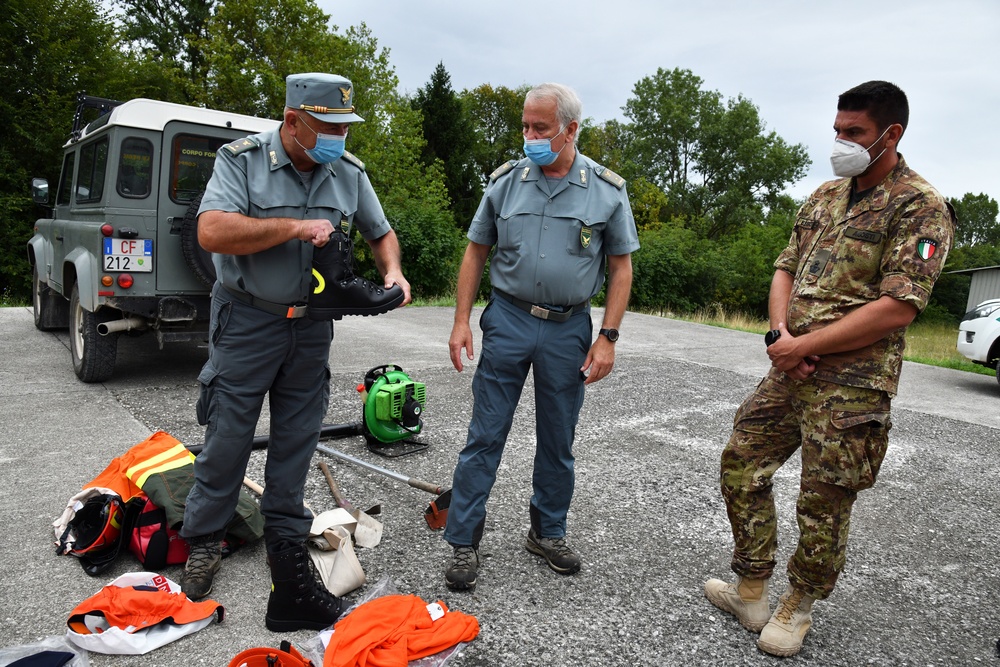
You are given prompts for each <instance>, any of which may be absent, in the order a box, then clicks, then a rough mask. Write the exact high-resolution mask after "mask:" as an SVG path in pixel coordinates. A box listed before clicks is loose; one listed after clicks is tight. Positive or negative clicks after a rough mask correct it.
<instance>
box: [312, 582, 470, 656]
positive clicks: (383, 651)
mask: <svg viewBox="0 0 1000 667" xmlns="http://www.w3.org/2000/svg"><path fill="white" fill-rule="evenodd" d="M437 604H438V605H440V608H441V610H442V611H443V612H444V615H443V616H440V617H439V618H438V619H437V620H432V618H431V614H430V611H428V609H427V607H428V605H427V603H426V602H424V601H423V600H421V599H420V598H418V597H417V596H415V595H385V596H382V597H378V598H375V599H374V600H371V601H369V602H366V603H364V604H363V605H361V606H359V607H358V608H357V609H355V610H354V611H352V612H351V613H350V614H348V615H347V616H345V617H344V618H342V619H340V621H338V622H337V624H336V625H335V626H334V632H333V637H331V639H330V643H329V644H328V645H327V647H326V652H325V653H324V655H323V667H405V666H406V664H407V662H409V661H410V660H419V659H420V658H423V657H425V656H428V655H433V654H435V653H438V652H440V651H443V650H445V649H446V648H449V647H451V646H454V645H455V644H458V643H459V642H468V641H472V640H473V639H475V638H476V636H477V635H478V634H479V621H477V620H476V617H475V616H469V615H468V614H463V613H462V612H460V611H448V607H446V606H445V604H444V602H440V601H438V602H437Z"/></svg>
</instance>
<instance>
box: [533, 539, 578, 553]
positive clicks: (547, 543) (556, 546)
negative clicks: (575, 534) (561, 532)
mask: <svg viewBox="0 0 1000 667" xmlns="http://www.w3.org/2000/svg"><path fill="white" fill-rule="evenodd" d="M538 541H539V543H540V544H541V545H542V546H543V547H545V548H546V549H548V550H549V551H551V552H553V553H554V554H555V555H557V556H572V555H573V550H572V549H570V548H569V545H568V544H566V538H565V537H541V538H539V539H538Z"/></svg>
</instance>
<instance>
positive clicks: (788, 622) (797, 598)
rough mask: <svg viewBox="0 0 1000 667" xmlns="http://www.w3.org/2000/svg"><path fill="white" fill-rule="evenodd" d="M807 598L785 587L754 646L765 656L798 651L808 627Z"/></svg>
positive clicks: (810, 617) (790, 653) (789, 653)
mask: <svg viewBox="0 0 1000 667" xmlns="http://www.w3.org/2000/svg"><path fill="white" fill-rule="evenodd" d="M814 601H815V598H811V597H809V596H808V595H806V594H805V593H803V592H802V591H800V590H799V589H797V588H793V587H789V588H788V590H786V591H785V592H784V593H782V594H781V599H780V600H778V607H777V609H775V610H774V614H773V615H772V616H771V620H769V621H768V622H767V625H766V626H764V631H763V632H761V633H760V639H758V640H757V647H758V648H760V650H761V651H764V652H765V653H770V654H771V655H777V656H782V657H787V656H790V655H795V654H796V653H798V652H799V650H801V648H802V640H803V639H805V636H806V633H807V632H809V628H810V626H812V604H813V602H814Z"/></svg>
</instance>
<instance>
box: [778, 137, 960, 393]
mask: <svg viewBox="0 0 1000 667" xmlns="http://www.w3.org/2000/svg"><path fill="white" fill-rule="evenodd" d="M852 180H853V179H849V178H842V179H839V180H835V181H830V182H828V183H825V184H823V185H822V186H820V188H819V189H818V190H816V191H815V192H814V193H813V194H812V196H810V197H809V200H808V201H807V202H806V203H805V205H803V206H802V208H801V209H799V212H798V215H797V216H796V219H795V227H794V228H793V229H792V236H791V239H790V240H789V242H788V246H787V247H786V248H785V250H784V251H783V252H782V253H781V255H779V256H778V259H777V260H775V262H774V266H775V268H776V269H781V270H783V271H787V272H788V273H790V274H792V275H793V276H794V277H795V278H794V283H793V286H792V293H791V298H790V299H789V303H788V320H787V326H788V330H789V332H791V333H792V335H794V336H799V335H802V334H806V333H809V332H810V331H815V330H816V329H821V328H823V327H825V326H827V325H829V324H830V323H832V322H835V321H837V320H839V319H841V318H843V317H844V316H846V315H847V314H848V313H850V312H852V311H853V310H855V309H857V308H859V307H861V306H863V305H864V304H866V303H869V302H871V301H875V300H877V299H878V298H879V297H881V296H883V295H888V296H891V297H893V298H895V299H899V300H900V301H904V302H906V303H910V304H913V306H915V307H916V308H917V310H918V311H919V310H923V308H924V307H925V306H926V305H927V301H928V299H929V298H930V295H931V289H932V288H933V287H934V282H935V281H936V280H937V278H938V275H940V273H941V268H942V267H943V266H944V262H945V259H946V257H947V256H948V251H949V249H950V248H951V243H952V237H953V235H954V224H955V223H954V219H953V216H952V213H951V211H950V209H949V208H948V205H947V204H946V202H945V200H944V198H943V197H942V196H941V194H940V193H939V192H938V191H937V190H935V189H934V187H933V186H931V185H930V184H929V183H928V182H927V181H925V180H924V179H923V178H921V177H920V176H919V175H918V174H917V173H916V172H914V171H912V170H911V169H910V168H909V167H907V166H906V162H905V161H904V160H903V156H902V155H900V156H899V163H898V164H897V165H896V167H895V168H894V169H893V170H892V171H891V172H889V174H888V175H887V176H886V177H885V179H884V180H883V181H882V182H881V183H880V184H879V185H877V186H876V187H875V188H874V189H873V190H872V191H871V192H870V193H868V195H867V196H866V197H864V198H863V199H862V200H861V201H859V202H858V203H856V204H855V205H854V206H850V196H851V183H852ZM904 333H905V329H897V330H896V331H893V332H892V333H890V334H889V335H888V336H886V337H885V338H883V339H881V340H879V341H877V342H875V343H873V344H872V345H869V346H867V347H864V348H860V349H857V350H851V351H849V352H841V353H837V354H828V355H824V356H823V357H822V358H821V359H820V361H819V363H818V364H817V366H816V373H815V376H814V377H816V378H817V379H821V380H827V381H829V382H835V383H837V384H843V385H849V386H854V387H868V388H871V389H880V390H883V391H887V392H889V393H890V394H895V393H896V387H897V385H898V383H899V373H900V370H901V369H902V363H903V347H904V345H905V343H904Z"/></svg>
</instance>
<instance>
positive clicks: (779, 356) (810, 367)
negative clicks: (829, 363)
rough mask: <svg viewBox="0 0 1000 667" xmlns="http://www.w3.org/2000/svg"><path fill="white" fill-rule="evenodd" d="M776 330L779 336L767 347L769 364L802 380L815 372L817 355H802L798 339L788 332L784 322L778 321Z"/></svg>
mask: <svg viewBox="0 0 1000 667" xmlns="http://www.w3.org/2000/svg"><path fill="white" fill-rule="evenodd" d="M778 331H780V332H781V336H779V337H778V340H776V341H774V342H773V343H771V345H769V346H768V348H767V356H768V357H770V358H771V365H772V366H773V367H775V368H777V369H778V370H779V371H782V372H784V373H785V374H786V375H788V376H789V377H791V378H794V379H796V380H804V379H805V378H807V377H809V376H810V375H812V374H813V373H815V372H816V362H817V361H819V357H818V356H816V355H815V354H810V355H805V356H803V355H802V353H801V352H800V349H799V348H800V347H801V346H800V344H799V343H798V342H797V341H798V339H797V338H796V337H795V336H793V335H792V334H790V333H788V328H787V327H786V326H785V323H784V322H779V323H778Z"/></svg>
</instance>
